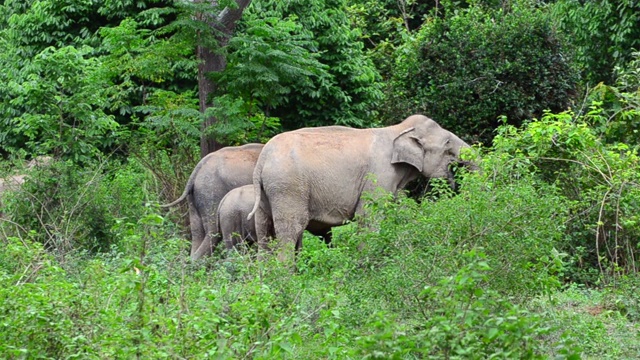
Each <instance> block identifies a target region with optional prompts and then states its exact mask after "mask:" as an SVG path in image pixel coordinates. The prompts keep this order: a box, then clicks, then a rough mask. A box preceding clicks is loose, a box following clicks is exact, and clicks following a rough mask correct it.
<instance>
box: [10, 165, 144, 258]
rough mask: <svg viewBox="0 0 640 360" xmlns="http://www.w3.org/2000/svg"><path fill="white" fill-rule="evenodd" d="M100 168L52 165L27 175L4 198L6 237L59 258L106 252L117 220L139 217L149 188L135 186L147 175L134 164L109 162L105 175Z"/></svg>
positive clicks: (101, 167)
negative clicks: (26, 240) (35, 244)
mask: <svg viewBox="0 0 640 360" xmlns="http://www.w3.org/2000/svg"><path fill="white" fill-rule="evenodd" d="M103 166H104V164H98V165H95V166H88V165H85V166H83V167H79V166H77V165H75V164H73V163H71V162H69V161H67V162H60V161H57V162H54V163H53V164H52V165H51V166H45V167H42V168H40V169H38V170H36V171H34V172H33V173H31V174H30V176H28V177H27V178H26V182H25V183H24V184H23V185H22V186H21V187H20V188H19V189H18V190H17V191H15V192H13V193H11V194H3V195H4V199H3V206H4V209H3V212H4V215H5V216H6V217H7V218H8V219H10V221H9V222H3V223H2V224H0V225H1V226H2V227H3V229H4V231H5V234H13V236H18V237H24V238H29V239H31V240H34V241H36V242H39V243H41V244H43V245H44V246H45V247H46V248H47V249H51V250H55V252H56V253H57V254H59V255H61V256H65V255H66V254H67V253H69V252H74V251H77V250H83V251H89V252H96V251H106V250H108V249H109V248H110V247H111V245H113V244H115V243H116V242H117V238H116V237H115V235H114V232H113V230H112V226H114V225H115V224H116V220H118V221H126V220H127V219H130V218H134V219H135V218H137V217H138V216H140V214H141V210H143V209H144V207H143V204H144V203H145V202H147V201H149V190H148V189H146V188H144V187H141V186H140V184H141V183H142V181H143V180H144V179H145V177H146V174H145V173H144V172H142V171H141V170H140V166H139V165H138V164H136V163H131V164H125V165H124V166H122V168H121V169H117V168H115V167H116V166H119V165H116V164H114V165H113V166H114V169H112V170H111V171H110V172H105V170H107V169H104V167H103Z"/></svg>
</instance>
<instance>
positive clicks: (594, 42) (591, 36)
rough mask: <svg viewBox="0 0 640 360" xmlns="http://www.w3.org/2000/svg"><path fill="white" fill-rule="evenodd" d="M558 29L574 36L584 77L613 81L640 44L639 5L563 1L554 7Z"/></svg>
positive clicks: (630, 0)
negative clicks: (619, 68) (618, 69)
mask: <svg viewBox="0 0 640 360" xmlns="http://www.w3.org/2000/svg"><path fill="white" fill-rule="evenodd" d="M551 9H552V14H553V16H554V18H555V19H556V24H557V26H558V27H559V29H560V30H561V31H562V32H564V33H566V34H570V36H571V43H572V45H573V46H574V47H575V48H576V50H577V51H576V55H577V60H578V62H579V64H580V68H581V71H582V73H583V80H584V81H585V82H588V83H589V85H590V86H594V85H596V84H598V83H600V82H604V83H606V84H612V83H613V82H614V81H615V77H616V72H615V70H616V67H622V66H624V64H625V63H627V62H628V61H629V60H631V59H632V52H631V51H630V50H631V49H635V50H638V49H639V47H640V5H639V4H638V2H637V1H634V0H601V1H578V0H560V1H557V2H555V3H554V4H553V5H552V7H551Z"/></svg>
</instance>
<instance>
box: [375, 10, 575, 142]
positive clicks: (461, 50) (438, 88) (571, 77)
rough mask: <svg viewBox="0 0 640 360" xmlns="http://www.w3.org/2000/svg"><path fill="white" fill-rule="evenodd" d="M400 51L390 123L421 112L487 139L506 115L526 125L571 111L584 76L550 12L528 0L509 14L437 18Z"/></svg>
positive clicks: (479, 13) (484, 12)
mask: <svg viewBox="0 0 640 360" xmlns="http://www.w3.org/2000/svg"><path fill="white" fill-rule="evenodd" d="M396 53H397V55H396V60H395V64H396V67H397V71H396V73H395V76H394V78H395V80H394V83H393V85H392V86H393V91H392V94H391V95H390V96H389V98H388V101H387V104H388V105H387V107H386V110H385V114H390V115H391V118H390V119H386V121H387V122H392V121H393V118H394V117H395V116H397V115H398V114H403V115H408V114H411V113H416V112H422V113H424V114H427V115H429V116H430V117H432V118H434V119H436V120H437V121H438V122H440V123H441V124H442V125H443V126H444V127H445V128H447V129H449V130H451V131H453V132H455V133H456V134H458V135H460V136H462V137H469V138H472V139H474V140H480V141H483V142H489V141H490V139H491V138H492V136H493V130H494V129H495V128H496V127H497V126H498V124H499V122H498V117H499V116H500V115H507V116H508V119H509V122H510V123H512V124H520V123H521V122H522V121H523V120H524V119H527V118H531V117H533V116H537V115H539V114H541V113H542V111H543V110H546V109H552V110H554V111H562V110H564V109H566V107H567V106H568V104H569V103H570V100H571V98H572V96H573V95H574V94H575V89H576V82H577V80H578V77H577V72H576V71H575V70H574V66H573V65H572V62H571V57H570V54H568V53H567V51H566V50H565V47H564V45H563V41H562V40H561V37H560V34H558V32H557V31H556V30H555V28H554V26H553V22H552V19H551V18H550V16H549V15H548V14H546V13H545V12H544V11H542V10H540V9H535V8H532V7H531V6H529V5H526V3H524V4H520V3H517V4H515V5H514V6H513V8H512V9H510V10H509V11H505V10H502V9H500V10H492V9H487V8H483V7H481V6H471V7H470V8H468V9H466V10H460V11H456V12H452V13H451V14H450V15H449V16H447V17H446V18H444V19H437V18H436V19H432V20H430V21H428V22H426V23H425V24H424V26H423V27H422V28H421V29H420V31H419V32H418V33H417V34H416V35H415V37H414V39H413V40H412V41H407V42H406V45H405V46H402V47H400V48H399V49H398V50H397V51H396ZM386 116H388V115H386Z"/></svg>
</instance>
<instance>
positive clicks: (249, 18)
mask: <svg viewBox="0 0 640 360" xmlns="http://www.w3.org/2000/svg"><path fill="white" fill-rule="evenodd" d="M0 43H1V46H0V69H2V70H1V71H0V83H1V84H2V86H0V155H1V156H2V162H1V163H0V175H2V176H0V177H2V178H4V179H10V178H15V177H16V176H21V175H25V174H26V175H27V177H26V178H25V182H24V184H22V186H20V187H17V186H16V187H12V188H10V189H8V190H6V191H4V192H3V193H2V199H1V201H2V202H1V206H2V207H1V209H0V211H1V213H2V218H0V245H1V246H0V357H2V358H16V359H19V358H24V359H40V358H46V359H62V358H109V359H111V358H132V357H136V358H154V359H155V358H205V357H212V358H230V359H238V358H251V359H262V358H292V359H294V358H295V359H298V358H299V359H316V358H317V359H345V358H353V359H362V358H366V359H405V358H407V359H414V358H415V359H418V358H433V359H481V358H482V359H484V358H503V359H512V358H521V359H525V358H526V359H533V358H536V359H537V358H568V359H578V358H587V359H589V358H592V359H603V358H614V359H621V358H638V357H640V300H639V297H638V296H637V294H638V291H639V289H638V288H639V286H640V275H639V267H640V261H639V259H638V256H639V255H640V168H639V164H638V143H639V141H638V140H639V137H640V134H639V133H638V130H639V128H640V52H638V50H639V49H640V5H638V3H637V2H635V1H634V0H597V1H596V0H594V1H577V0H557V1H551V0H550V1H541V0H540V1H532V0H513V1H510V0H502V1H495V0H488V1H484V0H475V1H454V0H442V1H438V0H436V1H412V0H394V1H391V0H380V1H373V0H354V1H346V0H326V1H323V0H290V1H270V0H254V1H241V0H238V1H230V0H227V1H180V0H178V1H163V0H148V1H144V0H139V1H134V0H108V1H97V0H62V1H57V0H56V1H53V0H41V1H37V0H27V1H14V0H4V1H3V2H2V4H1V5H0ZM414 113H422V114H425V115H427V116H429V117H432V118H433V119H435V120H436V121H438V122H439V123H440V124H441V125H443V126H444V127H445V128H447V129H449V130H451V131H453V132H454V133H456V134H457V135H459V136H460V137H461V138H462V139H464V140H465V141H467V142H469V143H471V144H474V148H475V149H476V156H477V159H476V161H477V162H478V164H479V166H480V167H481V170H480V171H477V172H473V173H462V172H461V173H460V174H458V177H459V178H458V183H459V184H460V187H459V190H458V191H457V192H455V193H453V192H452V191H451V190H450V189H449V188H448V186H446V184H443V183H442V182H440V181H435V180H434V181H430V182H428V183H427V182H425V181H422V182H418V183H415V184H412V185H411V187H410V188H409V189H408V190H409V191H408V192H406V193H402V194H400V196H399V197H397V198H393V197H391V196H389V195H388V194H376V196H371V198H370V199H369V200H368V205H367V216H366V217H365V218H361V219H357V221H355V222H353V223H350V224H347V225H345V226H343V227H340V228H338V229H336V230H335V234H334V244H335V246H334V247H333V248H327V247H326V246H325V245H324V243H322V241H321V240H318V239H317V238H315V237H313V236H311V235H309V234H305V240H304V248H303V250H302V252H301V253H300V254H299V256H298V260H297V263H298V266H297V267H298V270H297V272H296V273H295V274H292V272H291V271H290V269H287V268H284V267H283V266H281V264H279V263H277V261H275V260H266V261H255V260H254V259H253V254H254V253H253V252H252V251H249V252H248V253H231V254H229V253H223V252H222V251H220V253H216V254H214V256H212V257H210V258H208V259H206V260H204V261H199V262H192V261H190V260H189V258H188V248H189V241H188V237H189V234H188V226H187V223H186V222H185V221H186V220H185V213H186V207H184V208H180V209H173V210H171V211H167V210H164V209H162V210H161V209H160V208H159V206H158V204H160V203H166V202H169V201H171V200H173V199H175V198H177V197H178V196H179V194H180V193H182V191H183V188H184V185H185V183H186V180H187V178H188V176H189V174H190V173H191V170H192V169H193V167H194V166H195V164H196V163H197V162H198V160H199V159H200V158H201V156H203V155H204V154H207V153H209V152H211V151H215V150H216V149H219V148H220V147H223V146H229V145H239V144H243V143H248V142H266V141H268V139H269V138H270V137H272V136H274V135H275V134H277V133H280V132H282V131H287V130H292V129H296V128H300V127H305V126H324V125H333V124H339V125H347V126H351V127H360V128H363V127H379V126H386V125H390V124H394V123H397V122H399V121H401V120H402V119H404V118H405V117H407V116H408V115H411V114H414ZM47 157H51V158H52V159H53V161H52V162H49V161H44V163H43V162H42V161H41V162H40V164H39V165H35V166H32V165H33V164H34V161H33V160H36V159H47ZM28 164H29V165H28ZM363 244H365V245H364V246H363Z"/></svg>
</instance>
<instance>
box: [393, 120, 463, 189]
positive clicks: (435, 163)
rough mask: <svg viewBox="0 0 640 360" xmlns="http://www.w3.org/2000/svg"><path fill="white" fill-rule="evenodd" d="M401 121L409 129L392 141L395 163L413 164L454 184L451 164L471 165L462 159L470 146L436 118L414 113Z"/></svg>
mask: <svg viewBox="0 0 640 360" xmlns="http://www.w3.org/2000/svg"><path fill="white" fill-rule="evenodd" d="M402 124H403V125H405V126H406V129H405V130H403V131H402V132H401V133H400V134H399V135H397V136H396V137H395V139H394V140H393V152H392V153H393V155H392V159H391V163H392V164H399V163H404V164H408V165H411V166H412V167H414V168H415V169H416V170H417V171H418V172H420V173H421V174H422V175H423V176H425V177H427V178H447V179H449V182H450V183H451V185H452V186H453V185H454V183H453V171H452V168H451V165H453V164H456V163H457V164H463V165H466V166H469V167H472V164H470V163H468V162H464V161H462V160H461V159H460V152H461V150H462V149H463V148H465V147H469V145H468V144H467V143H465V142H464V141H462V140H461V139H460V138H459V137H457V136H456V135H455V134H453V133H451V132H449V131H447V130H445V129H443V128H442V127H440V125H438V124H437V123H436V122H435V121H433V120H431V119H429V118H427V117H426V116H422V115H413V116H411V117H409V118H407V119H406V120H405V121H403V123H402Z"/></svg>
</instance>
